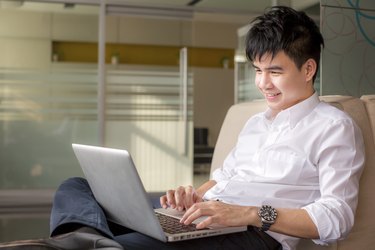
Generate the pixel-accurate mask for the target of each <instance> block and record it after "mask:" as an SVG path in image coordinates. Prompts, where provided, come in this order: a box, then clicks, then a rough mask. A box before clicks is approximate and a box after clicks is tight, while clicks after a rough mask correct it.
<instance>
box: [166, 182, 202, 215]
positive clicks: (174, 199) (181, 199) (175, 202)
mask: <svg viewBox="0 0 375 250" xmlns="http://www.w3.org/2000/svg"><path fill="white" fill-rule="evenodd" d="M201 201H202V197H201V196H200V195H199V194H198V193H197V192H196V191H195V189H194V188H193V187H192V186H186V187H183V186H180V187H178V188H177V189H176V190H168V191H167V192H166V194H165V195H163V196H162V197H160V204H161V206H162V207H163V208H167V207H168V206H169V207H171V208H173V209H177V210H179V211H183V210H187V209H189V208H190V207H191V206H192V205H193V204H195V203H197V202H201Z"/></svg>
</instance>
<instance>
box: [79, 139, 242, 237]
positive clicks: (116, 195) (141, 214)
mask: <svg viewBox="0 0 375 250" xmlns="http://www.w3.org/2000/svg"><path fill="white" fill-rule="evenodd" d="M72 146H73V150H74V153H75V155H76V156H77V159H78V161H79V163H80V165H81V168H82V170H83V173H84V175H85V177H86V179H87V181H88V183H89V185H90V187H91V189H92V191H93V193H94V196H95V198H96V200H97V201H98V202H99V204H100V205H101V206H102V207H103V209H104V211H105V212H106V214H107V217H108V220H110V221H113V222H115V223H117V224H120V225H122V226H125V227H127V228H130V229H133V230H135V231H138V232H140V233H143V234H145V235H148V236H150V237H153V238H155V239H158V240H160V241H164V242H166V241H180V240H188V239H194V238H202V237H208V236H214V235H220V234H228V233H234V232H240V231H245V230H247V227H246V226H243V227H224V226H220V225H213V226H212V227H209V228H205V229H203V230H197V229H196V228H195V224H196V223H198V222H199V221H198V220H197V221H194V223H195V224H192V225H190V226H185V225H183V224H180V223H179V219H180V218H181V217H182V215H183V212H179V211H177V210H175V209H169V208H168V209H163V208H160V209H153V207H152V204H151V201H150V199H149V197H148V196H147V193H146V191H145V189H144V186H143V184H142V182H141V179H140V177H139V175H138V172H137V170H136V168H135V165H134V163H133V161H132V159H131V156H130V154H129V153H128V152H127V151H125V150H119V149H110V148H103V147H95V146H88V145H79V144H73V145H72ZM202 219H204V218H200V220H202ZM165 224H167V225H165Z"/></svg>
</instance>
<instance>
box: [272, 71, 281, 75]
mask: <svg viewBox="0 0 375 250" xmlns="http://www.w3.org/2000/svg"><path fill="white" fill-rule="evenodd" d="M271 74H272V75H274V76H278V75H281V72H278V71H271Z"/></svg>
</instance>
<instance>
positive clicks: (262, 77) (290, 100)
mask: <svg viewBox="0 0 375 250" xmlns="http://www.w3.org/2000/svg"><path fill="white" fill-rule="evenodd" d="M253 66H254V68H255V72H256V76H255V84H256V85H257V87H258V89H259V90H260V92H261V93H262V94H263V95H264V97H265V99H266V100H267V104H268V106H269V108H270V109H271V110H272V111H273V115H276V114H277V113H278V112H280V111H281V110H284V109H287V108H289V107H291V106H293V105H295V104H297V103H299V102H301V101H303V100H305V99H307V98H308V97H310V96H311V95H312V94H313V93H314V89H313V86H312V85H313V84H312V82H313V81H312V77H313V75H314V73H315V70H316V64H315V61H314V60H312V59H309V60H307V61H306V62H305V63H304V64H303V65H302V67H301V69H298V68H297V66H296V64H295V63H294V62H293V61H292V59H290V58H289V57H288V56H287V55H286V54H285V53H284V52H282V51H281V52H278V53H277V54H276V55H275V56H274V57H273V58H272V55H271V54H265V55H264V56H263V57H262V58H259V57H257V58H256V59H255V60H254V62H253Z"/></svg>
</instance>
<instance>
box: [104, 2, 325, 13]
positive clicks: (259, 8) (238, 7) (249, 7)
mask: <svg viewBox="0 0 375 250" xmlns="http://www.w3.org/2000/svg"><path fill="white" fill-rule="evenodd" d="M108 2H120V3H124V4H135V5H149V6H157V5H164V6H165V5H167V6H180V7H186V6H189V4H192V5H191V6H193V7H194V8H196V9H207V10H208V9H212V10H218V11H222V12H229V13H230V12H232V13H233V12H250V13H254V12H258V13H259V12H263V11H264V9H265V8H266V7H269V6H272V5H289V4H290V6H291V7H293V8H295V9H297V10H305V9H307V8H310V7H312V6H314V5H319V2H320V1H319V0H114V1H110V0H109V1H108Z"/></svg>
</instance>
